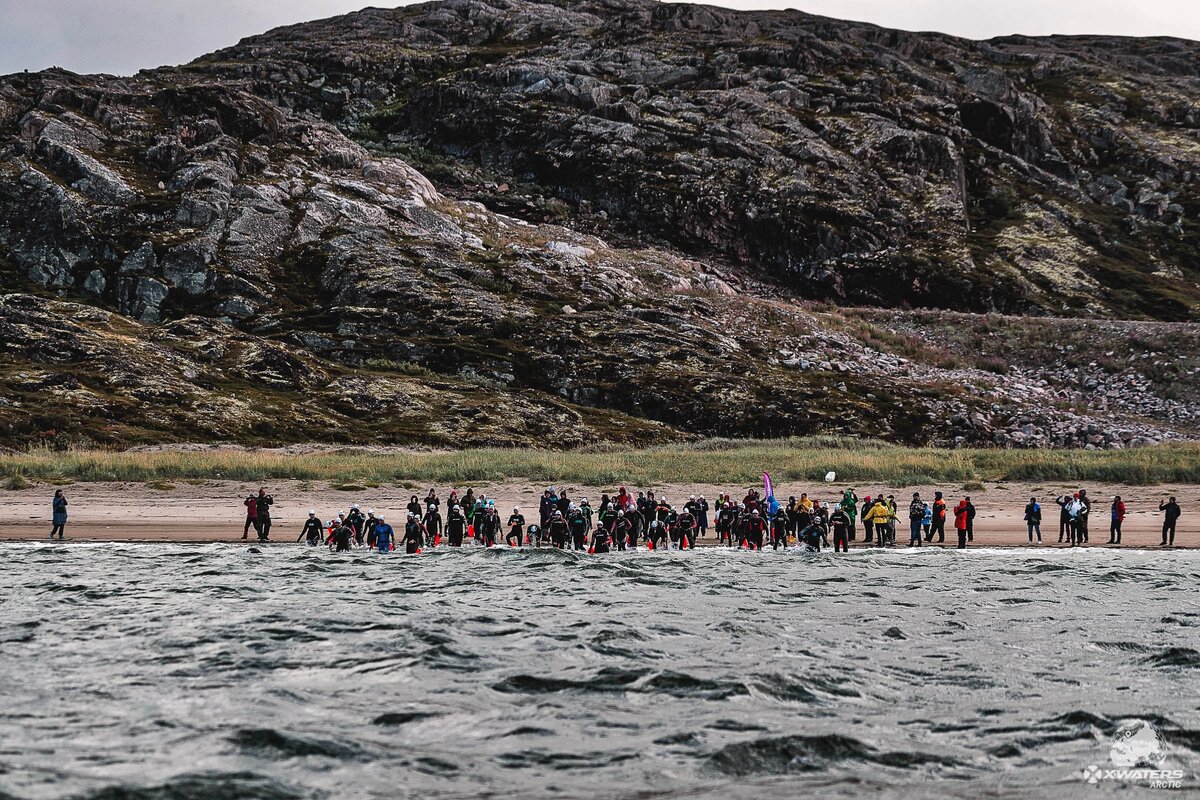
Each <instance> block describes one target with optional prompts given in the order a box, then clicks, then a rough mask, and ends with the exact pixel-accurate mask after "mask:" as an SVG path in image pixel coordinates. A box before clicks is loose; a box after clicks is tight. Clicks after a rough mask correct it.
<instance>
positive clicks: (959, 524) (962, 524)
mask: <svg viewBox="0 0 1200 800" xmlns="http://www.w3.org/2000/svg"><path fill="white" fill-rule="evenodd" d="M970 509H971V504H970V503H968V502H967V501H966V499H963V500H960V501H959V502H958V505H956V506H955V507H954V530H955V531H957V532H958V549H959V550H966V549H967V524H968V523H967V517H968V515H969V514H970ZM934 513H937V512H934Z"/></svg>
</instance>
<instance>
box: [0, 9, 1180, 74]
mask: <svg viewBox="0 0 1200 800" xmlns="http://www.w3.org/2000/svg"><path fill="white" fill-rule="evenodd" d="M371 4H373V5H379V6H396V5H404V3H402V2H397V0H374V3H372V2H371V0H199V1H198V2H197V1H196V0H0V74H7V73H9V72H19V71H20V70H22V69H29V70H37V69H43V68H45V67H49V66H61V67H66V68H67V69H71V70H74V71H76V72H112V73H116V74H130V73H133V72H136V71H137V70H139V69H143V68H148V67H156V66H161V65H163V64H180V63H184V62H186V61H190V60H191V59H193V58H195V57H197V56H200V55H203V54H205V53H208V52H211V51H213V50H216V49H218V48H221V47H224V46H226V45H230V44H234V43H235V42H237V41H238V40H239V39H241V38H242V37H244V36H249V35H251V34H255V33H261V32H262V31H265V30H267V29H269V28H273V27H276V26H279V25H286V24H290V23H293V22H301V21H304V20H310V19H319V18H321V17H327V16H332V15H335V14H343V13H345V12H347V11H355V10H357V9H359V8H361V7H363V6H364V5H371ZM715 5H724V6H729V7H735V8H799V9H801V10H804V11H809V12H812V13H814V14H823V15H825V16H830V17H839V18H842V19H858V20H866V21H868V22H874V23H876V24H879V25H885V26H887V27H892V28H905V29H908V30H937V31H945V32H947V33H952V34H955V35H958V36H966V37H970V38H973V39H985V38H988V37H991V36H1002V35H1005V34H1009V33H1025V34H1031V35H1042V34H1051V33H1106V34H1120V35H1125V36H1159V35H1169V36H1181V37H1184V38H1188V39H1196V40H1200V0H777V1H776V2H771V0H726V2H723V3H716V4H715Z"/></svg>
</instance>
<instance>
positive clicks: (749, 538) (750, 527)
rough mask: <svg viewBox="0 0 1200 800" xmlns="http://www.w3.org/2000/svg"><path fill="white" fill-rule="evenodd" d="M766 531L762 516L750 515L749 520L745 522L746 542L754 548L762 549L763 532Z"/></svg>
mask: <svg viewBox="0 0 1200 800" xmlns="http://www.w3.org/2000/svg"><path fill="white" fill-rule="evenodd" d="M766 531H767V523H766V522H764V521H763V519H762V517H755V516H753V515H751V517H750V520H749V521H748V522H747V524H746V544H748V545H749V546H750V547H752V548H753V549H755V550H762V546H763V538H764V534H765V533H766Z"/></svg>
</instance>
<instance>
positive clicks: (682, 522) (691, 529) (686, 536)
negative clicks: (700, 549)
mask: <svg viewBox="0 0 1200 800" xmlns="http://www.w3.org/2000/svg"><path fill="white" fill-rule="evenodd" d="M675 528H676V529H677V530H678V531H679V537H678V538H679V546H680V547H695V546H696V517H695V516H694V515H693V514H692V512H691V511H688V510H687V508H686V507H685V508H684V510H683V513H682V514H680V515H679V518H678V519H677V520H675Z"/></svg>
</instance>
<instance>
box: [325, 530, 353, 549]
mask: <svg viewBox="0 0 1200 800" xmlns="http://www.w3.org/2000/svg"><path fill="white" fill-rule="evenodd" d="M330 538H332V539H333V542H334V546H335V549H336V550H337V552H339V553H341V552H342V551H344V550H349V549H350V541H351V540H352V539H353V538H354V529H353V528H351V527H350V526H349V525H338V526H337V527H336V528H334V529H333V536H332V537H330Z"/></svg>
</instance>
